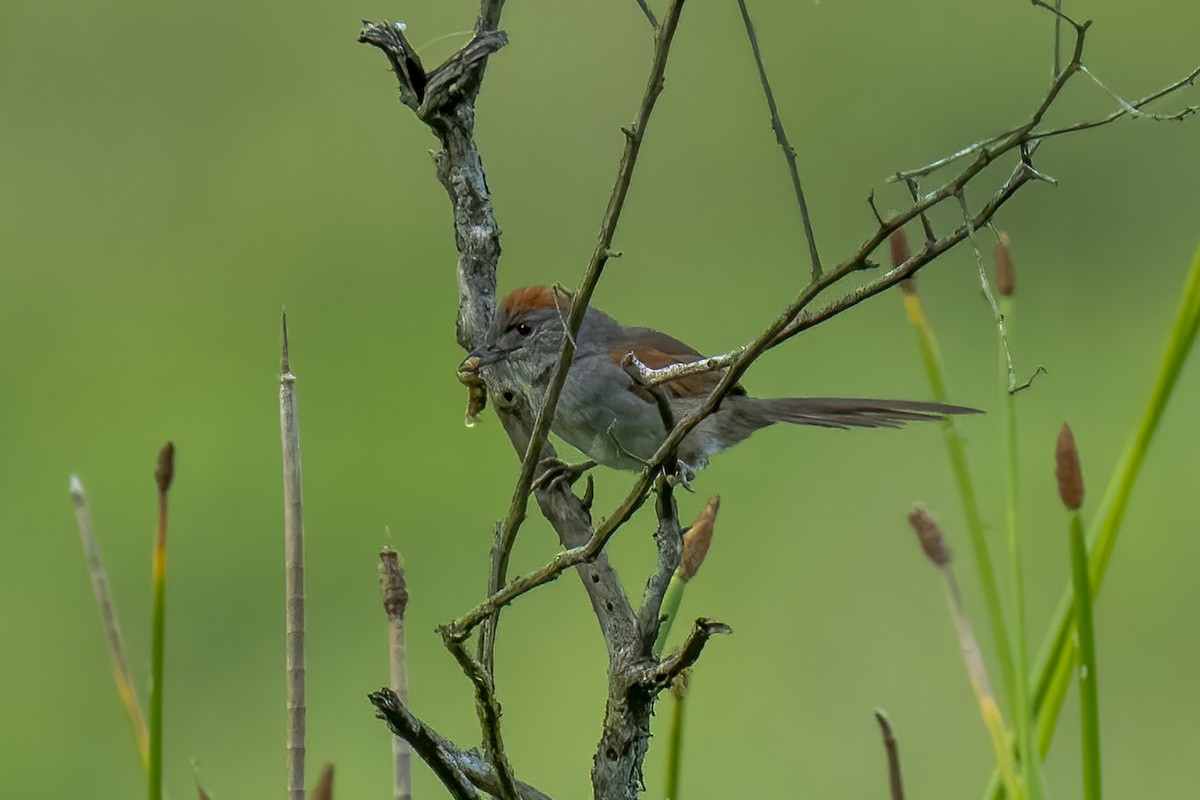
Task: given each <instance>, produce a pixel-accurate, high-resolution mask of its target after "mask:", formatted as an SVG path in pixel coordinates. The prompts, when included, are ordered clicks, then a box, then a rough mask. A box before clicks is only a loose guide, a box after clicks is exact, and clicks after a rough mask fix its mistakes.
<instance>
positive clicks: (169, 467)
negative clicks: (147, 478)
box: [154, 442, 175, 494]
mask: <svg viewBox="0 0 1200 800" xmlns="http://www.w3.org/2000/svg"><path fill="white" fill-rule="evenodd" d="M174 477H175V445H173V444H172V443H171V442H167V444H166V446H164V447H163V449H162V450H160V451H159V453H158V469H156V470H154V482H155V483H157V484H158V491H159V493H160V494H166V493H167V489H169V488H171V479H172V478H174Z"/></svg>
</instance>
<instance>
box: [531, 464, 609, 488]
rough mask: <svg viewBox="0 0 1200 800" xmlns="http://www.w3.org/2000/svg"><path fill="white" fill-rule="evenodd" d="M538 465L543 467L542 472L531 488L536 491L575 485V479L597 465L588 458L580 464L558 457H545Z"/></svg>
mask: <svg viewBox="0 0 1200 800" xmlns="http://www.w3.org/2000/svg"><path fill="white" fill-rule="evenodd" d="M538 466H539V467H541V468H542V473H541V474H540V475H539V476H538V477H537V479H536V480H535V481H534V482H533V486H532V487H531V488H532V489H533V490H534V491H540V490H542V489H550V490H552V491H553V490H554V489H557V488H558V487H559V486H561V485H566V486H574V485H575V481H577V480H579V479H580V478H581V477H583V474H584V473H585V472H587V471H588V470H590V469H591V468H592V467H594V466H596V462H595V461H592V460H591V459H588V460H587V461H581V462H579V463H578V464H568V463H567V462H565V461H562V460H561V459H557V458H543V459H542V460H541V461H539V462H538Z"/></svg>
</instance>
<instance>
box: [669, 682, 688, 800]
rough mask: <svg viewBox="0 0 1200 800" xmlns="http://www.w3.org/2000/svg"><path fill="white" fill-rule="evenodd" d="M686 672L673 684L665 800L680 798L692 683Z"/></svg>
mask: <svg viewBox="0 0 1200 800" xmlns="http://www.w3.org/2000/svg"><path fill="white" fill-rule="evenodd" d="M690 680H691V679H690V677H689V676H688V673H686V672H684V673H683V674H681V675H680V676H679V677H678V678H676V679H675V683H673V684H672V685H671V697H672V698H673V699H674V702H673V703H672V704H671V733H670V735H669V737H668V738H667V783H666V786H665V787H664V789H663V798H664V799H665V800H679V776H680V772H681V770H680V765H681V764H682V762H683V712H684V704H685V703H686V702H687V696H688V689H689V683H690Z"/></svg>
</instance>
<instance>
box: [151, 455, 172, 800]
mask: <svg viewBox="0 0 1200 800" xmlns="http://www.w3.org/2000/svg"><path fill="white" fill-rule="evenodd" d="M174 471H175V446H174V445H173V444H171V443H170V442H167V445H166V447H164V448H163V449H162V452H160V453H159V454H158V470H157V471H156V472H155V473H154V479H155V481H156V482H157V483H158V532H157V535H156V537H155V542H154V558H153V562H152V567H151V574H152V579H153V593H154V599H153V603H154V606H153V611H152V614H153V616H152V622H151V631H150V763H149V766H148V767H147V774H148V778H149V789H150V792H149V795H150V800H162V796H163V771H162V756H163V672H164V661H165V655H166V630H167V489H169V488H170V486H171V478H172V477H173V476H174Z"/></svg>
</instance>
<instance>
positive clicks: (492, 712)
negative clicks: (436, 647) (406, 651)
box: [442, 629, 518, 800]
mask: <svg viewBox="0 0 1200 800" xmlns="http://www.w3.org/2000/svg"><path fill="white" fill-rule="evenodd" d="M442 640H443V642H445V644H446V648H447V649H448V650H449V651H450V653H451V654H452V655H453V656H454V659H455V660H456V661H458V665H459V666H460V667H462V670H463V672H464V673H466V676H467V678H468V679H469V680H470V681H471V685H472V686H474V687H475V710H476V714H477V715H478V716H479V727H480V730H481V731H482V733H483V752H484V755H485V756H486V757H487V759H488V761H489V762H490V763H491V765H492V766H493V767H494V768H495V770H496V775H497V777H498V778H499V782H500V795H499V796H500V797H501V798H503V800H517V794H518V792H517V779H516V777H515V776H514V775H513V768H512V764H510V763H509V761H508V755H507V754H506V753H505V750H504V736H503V734H502V732H501V730H500V701H499V700H497V699H496V687H495V685H494V684H493V681H492V675H491V673H490V672H489V671H487V670H486V669H485V668H484V667H483V665H482V664H480V663H479V662H478V661H476V660H475V659H474V658H472V657H471V654H470V653H469V652H468V651H467V646H466V644H465V643H464V642H462V641H461V640H459V639H455V638H454V637H453V636H450V635H448V631H447V630H446V629H443V630H442Z"/></svg>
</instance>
